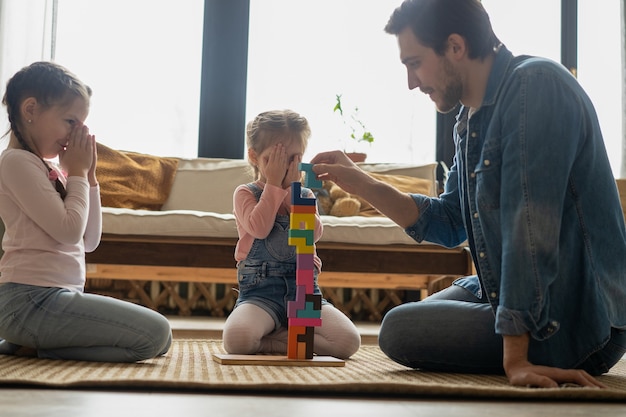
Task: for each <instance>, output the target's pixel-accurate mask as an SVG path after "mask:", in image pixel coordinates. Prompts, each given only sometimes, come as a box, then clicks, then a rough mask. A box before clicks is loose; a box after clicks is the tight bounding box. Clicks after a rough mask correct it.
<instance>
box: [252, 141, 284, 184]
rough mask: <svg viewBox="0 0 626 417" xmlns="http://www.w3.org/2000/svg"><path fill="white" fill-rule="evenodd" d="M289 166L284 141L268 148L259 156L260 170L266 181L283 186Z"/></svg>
mask: <svg viewBox="0 0 626 417" xmlns="http://www.w3.org/2000/svg"><path fill="white" fill-rule="evenodd" d="M288 167H289V161H288V159H287V152H286V150H285V146H284V145H283V144H282V143H277V144H275V145H274V146H272V147H270V148H268V149H267V151H266V152H263V153H262V154H261V157H260V158H259V170H260V171H261V175H263V176H264V177H265V182H266V183H267V184H271V185H274V186H276V187H281V186H282V184H283V179H284V178H285V175H286V172H287V169H288Z"/></svg>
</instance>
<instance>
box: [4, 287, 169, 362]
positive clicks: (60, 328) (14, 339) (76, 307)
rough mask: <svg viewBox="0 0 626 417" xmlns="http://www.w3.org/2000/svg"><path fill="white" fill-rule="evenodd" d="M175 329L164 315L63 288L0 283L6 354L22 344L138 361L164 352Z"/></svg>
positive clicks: (47, 351) (54, 354)
mask: <svg viewBox="0 0 626 417" xmlns="http://www.w3.org/2000/svg"><path fill="white" fill-rule="evenodd" d="M171 342H172V332H171V328H170V324H169V322H168V320H167V319H166V318H165V317H164V316H163V315H161V314H159V313H157V312H155V311H153V310H150V309H148V308H146V307H142V306H139V305H136V304H133V303H130V302H126V301H121V300H118V299H115V298H111V297H105V296H101V295H95V294H84V293H77V292H73V291H69V290H66V289H62V288H48V287H38V286H32V285H24V284H15V283H5V284H1V285H0V354H12V353H14V352H15V351H16V350H17V349H18V348H19V347H20V346H24V347H30V348H34V349H36V350H37V355H38V356H39V357H40V358H49V359H69V360H84V361H98V362H136V361H141V360H144V359H150V358H153V357H155V356H158V355H162V354H164V353H165V352H167V350H168V349H169V347H170V345H171Z"/></svg>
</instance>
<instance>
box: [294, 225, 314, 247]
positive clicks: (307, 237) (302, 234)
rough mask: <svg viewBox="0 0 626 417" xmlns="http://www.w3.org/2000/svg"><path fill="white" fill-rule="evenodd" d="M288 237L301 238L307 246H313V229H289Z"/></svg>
mask: <svg viewBox="0 0 626 417" xmlns="http://www.w3.org/2000/svg"><path fill="white" fill-rule="evenodd" d="M289 237H290V238H303V239H304V241H305V242H306V244H307V246H313V245H314V244H315V239H314V237H313V230H310V229H309V230H300V229H289Z"/></svg>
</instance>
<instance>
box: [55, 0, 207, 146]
mask: <svg viewBox="0 0 626 417" xmlns="http://www.w3.org/2000/svg"><path fill="white" fill-rule="evenodd" d="M203 10H204V1H203V0H185V1H180V2H174V1H157V2H155V1H154V0H133V1H125V0H97V1H96V0H90V1H84V0H58V21H57V38H56V56H55V60H56V61H57V62H58V63H60V64H62V65H64V66H66V67H68V68H69V69H70V70H71V71H72V72H74V73H75V74H76V75H77V76H78V77H79V78H80V79H81V80H83V81H84V82H85V83H87V84H88V85H90V86H91V88H92V89H93V90H94V92H93V97H92V100H91V110H90V114H89V117H88V119H87V123H86V124H87V125H88V126H89V128H90V130H91V131H92V132H93V133H94V134H95V135H96V138H97V140H98V141H99V142H101V143H103V144H105V145H107V146H109V147H112V148H115V149H124V150H131V151H136V152H144V153H151V154H155V155H162V156H178V157H195V156H196V155H197V150H198V116H199V115H198V108H199V103H200V97H199V94H200V70H201V61H202V24H203Z"/></svg>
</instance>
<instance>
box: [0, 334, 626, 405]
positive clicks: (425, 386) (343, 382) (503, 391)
mask: <svg viewBox="0 0 626 417" xmlns="http://www.w3.org/2000/svg"><path fill="white" fill-rule="evenodd" d="M214 353H218V354H220V353H225V352H224V350H223V348H222V343H221V341H219V340H195V339H194V340H176V341H175V342H174V344H173V346H172V348H171V349H170V351H169V352H168V353H167V354H166V355H165V356H163V357H159V358H155V359H152V360H148V361H145V362H141V363H135V364H112V363H97V362H78V361H58V360H47V359H37V358H30V357H18V356H2V355H0V387H2V386H39V387H42V386H44V387H52V388H79V387H81V388H92V389H129V390H137V389H150V390H176V391H184V390H194V391H206V392H213V393H216V392H242V393H243V392H248V393H250V392H269V393H274V394H276V393H277V392H279V393H281V392H282V393H285V394H287V393H291V394H297V393H303V394H304V393H306V394H311V393H320V394H322V393H323V394H333V395H338V394H345V395H357V396H368V397H369V396H373V395H376V396H410V397H456V398H483V399H485V398H493V399H511V398H516V399H548V400H586V401H624V402H626V361H624V360H622V361H620V363H619V364H618V365H617V366H616V367H614V369H613V370H611V372H610V373H609V374H607V375H603V376H601V377H599V379H600V381H602V382H603V383H604V384H605V385H607V386H608V389H602V390H600V389H588V388H580V387H577V386H566V387H562V388H555V389H534V388H519V387H512V386H510V385H509V384H508V382H507V380H506V378H505V377H504V376H493V375H464V374H451V373H431V372H422V371H418V370H411V369H408V368H405V367H403V366H401V365H398V364H396V363H395V362H393V361H391V360H389V359H388V358H387V357H386V356H385V355H384V354H383V353H382V352H381V351H380V349H379V348H378V347H377V346H373V345H365V346H362V347H361V349H360V350H359V351H358V352H357V353H356V354H355V355H354V356H353V357H352V358H351V359H349V360H347V361H346V363H345V366H344V367H298V366H267V365H221V364H219V363H217V362H215V361H214V360H213V358H212V355H213V354H214Z"/></svg>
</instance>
